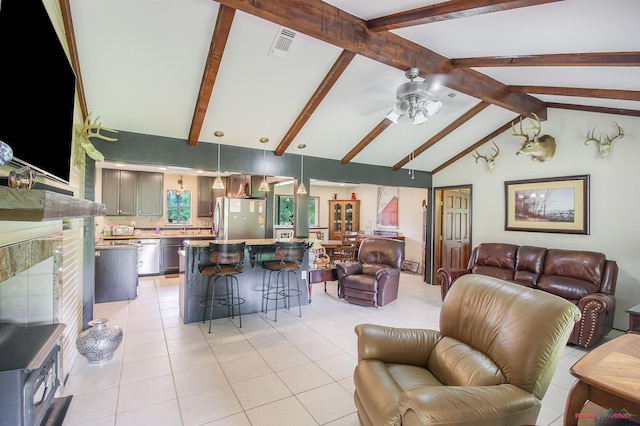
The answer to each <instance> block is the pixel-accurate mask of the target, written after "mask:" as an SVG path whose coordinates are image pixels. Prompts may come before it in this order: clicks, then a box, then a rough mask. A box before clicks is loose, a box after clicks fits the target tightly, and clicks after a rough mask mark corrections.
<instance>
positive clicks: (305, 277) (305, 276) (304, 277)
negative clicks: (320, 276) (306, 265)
mask: <svg viewBox="0 0 640 426" xmlns="http://www.w3.org/2000/svg"><path fill="white" fill-rule="evenodd" d="M300 277H301V278H302V281H306V280H307V271H302V273H301V274H300Z"/></svg>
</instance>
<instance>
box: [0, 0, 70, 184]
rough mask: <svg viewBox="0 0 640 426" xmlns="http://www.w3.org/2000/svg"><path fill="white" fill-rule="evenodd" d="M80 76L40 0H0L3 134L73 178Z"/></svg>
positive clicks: (31, 161)
mask: <svg viewBox="0 0 640 426" xmlns="http://www.w3.org/2000/svg"><path fill="white" fill-rule="evenodd" d="M75 83H76V76H75V73H74V71H73V68H72V66H71V64H70V63H69V60H68V59H67V56H66V54H65V52H64V49H63V47H62V44H61V43H60V39H59V38H58V35H57V34H56V32H55V29H54V27H53V25H52V23H51V20H50V18H49V15H48V14H47V11H46V9H45V7H44V5H43V4H42V1H41V0H0V140H2V141H4V142H5V143H7V144H8V145H9V146H11V148H12V149H13V155H14V160H16V163H18V164H22V165H28V166H30V167H32V168H33V169H34V170H35V171H36V172H38V173H41V174H43V175H47V176H48V177H49V178H53V179H56V180H59V181H63V182H65V183H69V178H70V172H71V151H72V136H73V108H74V100H75Z"/></svg>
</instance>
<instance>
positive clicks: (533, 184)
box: [504, 175, 589, 235]
mask: <svg viewBox="0 0 640 426" xmlns="http://www.w3.org/2000/svg"><path fill="white" fill-rule="evenodd" d="M504 191H505V230H506V231H530V232H556V233H564V234H586V235H588V234H589V175H581V176H565V177H556V178H543V179H530V180H517V181H508V182H505V183H504Z"/></svg>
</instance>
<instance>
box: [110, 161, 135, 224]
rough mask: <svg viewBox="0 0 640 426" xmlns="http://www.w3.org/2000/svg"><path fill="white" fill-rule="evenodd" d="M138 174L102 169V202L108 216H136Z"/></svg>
mask: <svg viewBox="0 0 640 426" xmlns="http://www.w3.org/2000/svg"><path fill="white" fill-rule="evenodd" d="M137 180H138V174H137V173H136V172H132V171H129V170H112V169H102V202H103V203H104V204H105V205H106V207H107V213H106V215H107V216H135V215H136V196H137Z"/></svg>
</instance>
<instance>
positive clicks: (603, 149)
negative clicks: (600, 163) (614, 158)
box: [584, 122, 624, 158]
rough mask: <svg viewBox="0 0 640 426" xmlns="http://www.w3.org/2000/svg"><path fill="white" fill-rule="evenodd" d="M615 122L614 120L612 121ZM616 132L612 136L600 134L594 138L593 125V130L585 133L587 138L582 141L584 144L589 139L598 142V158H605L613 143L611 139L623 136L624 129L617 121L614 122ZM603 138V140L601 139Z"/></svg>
mask: <svg viewBox="0 0 640 426" xmlns="http://www.w3.org/2000/svg"><path fill="white" fill-rule="evenodd" d="M614 123H615V122H614ZM615 125H616V127H617V129H618V133H617V134H615V135H613V136H611V137H610V136H608V135H602V136H600V137H598V138H597V139H596V138H595V136H594V135H595V133H596V126H593V130H591V132H590V133H587V139H586V140H585V141H584V144H585V145H587V144H588V143H589V141H594V142H595V143H597V144H598V151H599V152H600V158H607V157H608V156H609V152H610V151H611V145H613V141H615V140H616V139H622V138H623V137H624V130H622V127H620V125H619V124H618V123H615ZM603 139H604V140H603Z"/></svg>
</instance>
